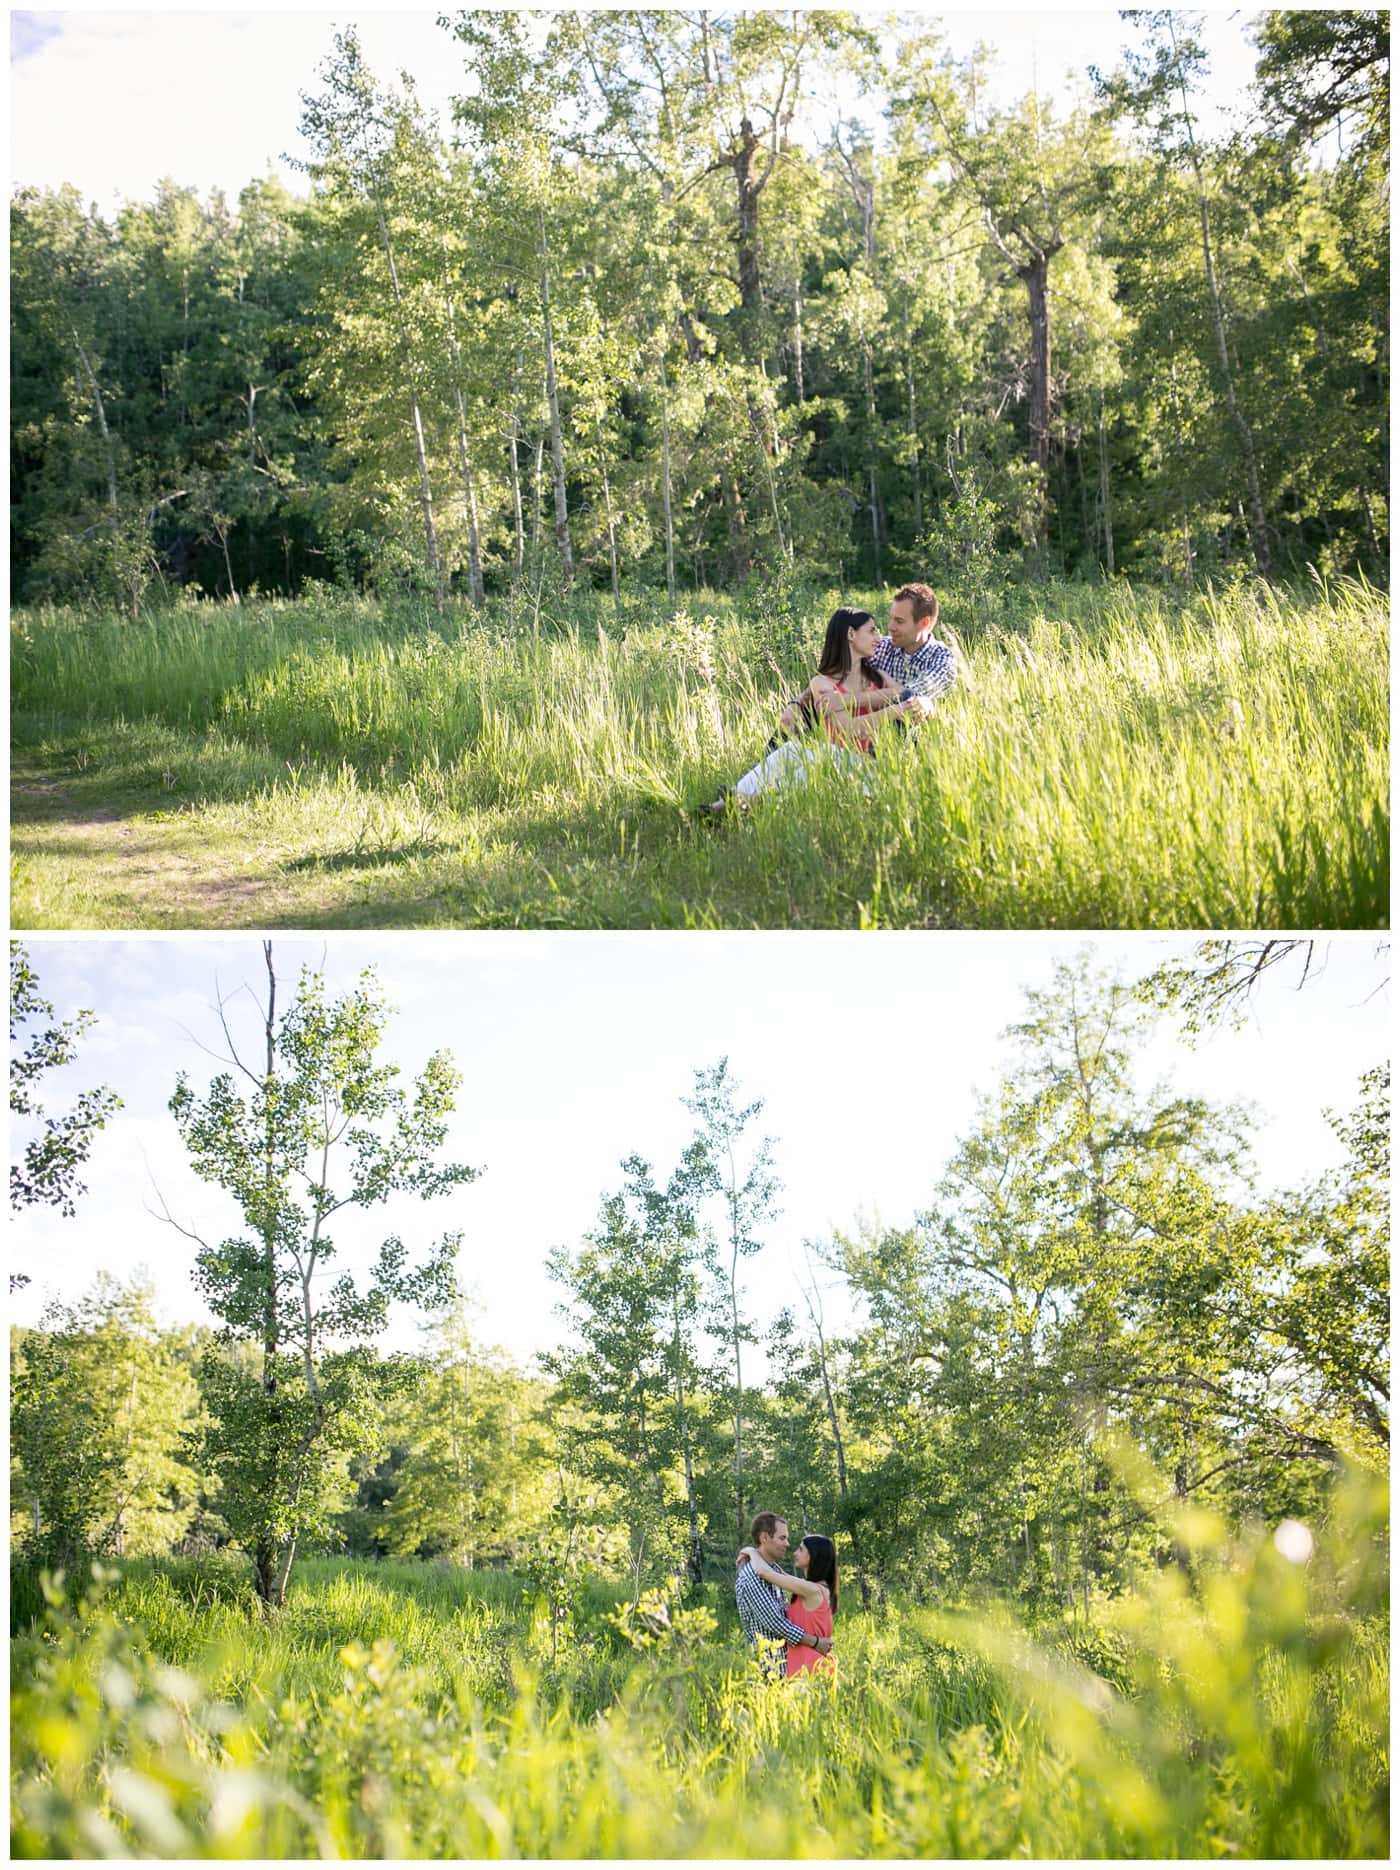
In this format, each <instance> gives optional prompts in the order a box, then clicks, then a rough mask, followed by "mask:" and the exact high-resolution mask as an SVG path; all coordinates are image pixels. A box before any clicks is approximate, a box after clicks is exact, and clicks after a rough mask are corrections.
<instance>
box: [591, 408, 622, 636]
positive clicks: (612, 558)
mask: <svg viewBox="0 0 1400 1870" xmlns="http://www.w3.org/2000/svg"><path fill="white" fill-rule="evenodd" d="M593 426H594V432H595V434H596V435H597V437H598V472H599V474H600V475H601V476H602V481H603V516H604V518H605V519H606V521H607V526H608V570H609V572H610V574H611V576H612V599H613V609H614V610H617V609H618V607H619V606H620V604H621V603H622V593H621V590H620V589H619V587H618V579H617V528H616V526H615V525H614V524H613V507H612V488H611V487H610V486H609V485H608V456H607V448H606V443H605V440H604V436H603V403H602V398H601V397H600V396H599V395H598V394H597V392H596V390H595V392H594V397H593Z"/></svg>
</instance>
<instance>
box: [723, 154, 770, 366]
mask: <svg viewBox="0 0 1400 1870" xmlns="http://www.w3.org/2000/svg"><path fill="white" fill-rule="evenodd" d="M759 148H760V143H759V139H758V137H757V136H756V135H755V134H754V127H753V124H752V123H751V122H750V121H749V119H748V118H747V117H745V118H744V119H743V121H742V122H741V123H740V125H739V147H738V148H737V149H736V150H735V151H733V153H732V154H731V155H730V157H729V158H728V162H729V167H730V168H731V169H733V171H734V186H735V190H736V192H737V195H738V230H737V232H738V239H737V244H738V260H739V298H740V302H741V310H740V317H741V319H742V321H743V333H742V348H743V353H744V359H745V362H747V363H752V362H753V360H754V358H755V356H756V355H757V346H758V327H759V323H760V320H761V319H762V316H763V282H762V280H761V279H760V277H759V271H758V200H759V196H760V194H761V193H762V189H763V184H762V182H760V181H759V179H758V151H759Z"/></svg>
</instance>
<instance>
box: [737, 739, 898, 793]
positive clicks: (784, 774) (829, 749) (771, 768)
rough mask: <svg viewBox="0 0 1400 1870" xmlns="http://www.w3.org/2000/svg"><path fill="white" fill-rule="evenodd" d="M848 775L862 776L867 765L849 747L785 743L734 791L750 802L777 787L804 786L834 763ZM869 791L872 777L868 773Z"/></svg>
mask: <svg viewBox="0 0 1400 1870" xmlns="http://www.w3.org/2000/svg"><path fill="white" fill-rule="evenodd" d="M833 761H834V762H835V764H836V765H837V766H838V767H840V768H841V769H843V770H844V771H846V772H861V771H865V769H866V761H865V759H864V758H863V756H862V755H861V754H859V753H856V752H854V751H853V750H852V749H851V748H850V747H835V746H832V744H831V743H830V742H829V741H824V742H823V741H818V742H815V743H814V742H812V741H809V740H783V741H780V742H779V744H778V745H777V746H776V747H774V749H773V751H772V752H771V753H770V754H768V755H767V756H766V757H765V758H764V759H762V760H760V761H759V763H758V765H757V766H751V767H750V768H749V770H748V772H746V773H745V774H744V776H743V778H742V779H741V780H739V781H738V783H737V784H736V785H735V787H734V790H735V791H736V792H737V793H738V794H739V796H740V797H741V798H745V799H751V798H754V797H755V796H756V795H757V794H758V793H760V792H771V791H772V790H773V789H774V788H775V787H777V786H786V785H805V784H806V782H807V779H808V777H809V776H810V774H811V773H813V772H814V771H815V770H816V768H817V767H818V766H819V765H821V764H823V763H826V764H830V763H831V762H833ZM865 783H866V788H867V789H868V787H869V783H870V774H869V773H868V772H866V782H865Z"/></svg>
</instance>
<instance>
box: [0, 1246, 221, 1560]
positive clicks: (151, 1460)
mask: <svg viewBox="0 0 1400 1870" xmlns="http://www.w3.org/2000/svg"><path fill="white" fill-rule="evenodd" d="M154 1299H155V1288H154V1286H153V1285H152V1283H151V1281H150V1280H149V1278H146V1277H145V1276H143V1275H138V1276H137V1277H135V1278H133V1279H132V1280H130V1281H128V1282H126V1283H125V1284H123V1283H121V1282H119V1281H117V1280H114V1279H111V1278H109V1277H108V1276H106V1275H103V1276H102V1277H101V1278H100V1279H99V1280H98V1282H97V1284H96V1286H95V1287H94V1289H93V1290H92V1292H91V1293H89V1294H88V1295H87V1296H86V1297H84V1298H83V1299H82V1300H81V1301H80V1302H79V1303H78V1304H77V1305H75V1306H66V1307H65V1306H59V1305H54V1306H51V1307H50V1308H49V1310H48V1311H47V1312H46V1313H45V1315H44V1318H43V1321H42V1323H41V1324H40V1325H39V1327H38V1328H37V1329H35V1330H32V1331H26V1332H24V1333H22V1334H20V1336H19V1340H18V1342H17V1344H16V1345H15V1347H14V1355H13V1359H12V1366H11V1392H10V1431H11V1447H12V1452H13V1457H14V1466H13V1470H12V1476H11V1494H12V1500H13V1504H14V1508H15V1510H16V1516H17V1526H16V1530H17V1536H18V1541H19V1545H20V1549H21V1550H22V1551H23V1552H24V1553H25V1555H26V1556H27V1557H32V1558H34V1559H36V1560H41V1561H42V1562H43V1563H45V1564H48V1565H60V1566H66V1567H69V1568H71V1567H72V1566H73V1565H74V1564H75V1563H76V1561H77V1560H78V1558H79V1557H80V1556H81V1555H82V1554H83V1553H85V1552H93V1553H107V1552H110V1553H113V1554H114V1555H116V1556H117V1557H140V1556H145V1555H149V1554H156V1553H165V1552H168V1551H169V1550H170V1549H171V1547H172V1546H173V1545H174V1544H175V1543H177V1542H178V1540H179V1539H180V1538H181V1537H182V1536H183V1535H184V1533H185V1531H186V1529H187V1528H188V1526H189V1525H190V1523H191V1521H192V1520H193V1518H194V1516H195V1513H196V1511H197V1509H198V1506H199V1500H200V1493H201V1482H200V1476H199V1475H198V1473H197V1472H196V1471H195V1469H194V1468H193V1467H192V1466H191V1465H190V1462H189V1455H188V1450H189V1448H190V1446H191V1444H192V1443H193V1442H195V1441H196V1440H197V1439H198V1430H199V1428H200V1425H201V1421H202V1410H201V1406H200V1398H199V1391H198V1388H197V1386H196V1383H195V1380H194V1376H193V1374H192V1372H191V1369H190V1364H189V1358H188V1354H187V1353H188V1344H187V1342H186V1341H185V1338H184V1337H182V1336H181V1334H178V1333H171V1332H167V1331H162V1330H161V1329H160V1327H159V1326H158V1325H157V1323H156V1320H155V1315H154V1309H153V1308H154Z"/></svg>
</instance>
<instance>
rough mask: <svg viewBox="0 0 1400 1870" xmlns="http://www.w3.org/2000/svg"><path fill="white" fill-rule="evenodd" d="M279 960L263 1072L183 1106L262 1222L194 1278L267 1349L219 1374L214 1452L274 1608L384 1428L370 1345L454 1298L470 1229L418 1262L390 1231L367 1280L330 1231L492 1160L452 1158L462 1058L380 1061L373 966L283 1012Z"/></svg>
mask: <svg viewBox="0 0 1400 1870" xmlns="http://www.w3.org/2000/svg"><path fill="white" fill-rule="evenodd" d="M264 958H265V963H266V968H267V1000H266V1003H265V1006H264V1008H263V1015H264V1019H263V1031H264V1040H265V1056H264V1060H263V1063H262V1068H261V1069H260V1070H258V1069H254V1068H253V1067H251V1066H249V1065H247V1064H245V1063H244V1061H243V1060H242V1059H241V1058H240V1057H239V1056H238V1053H237V1051H236V1050H234V1052H233V1056H232V1059H231V1061H230V1062H231V1064H232V1066H233V1068H234V1071H236V1072H237V1073H239V1074H241V1076H242V1077H243V1078H245V1079H246V1080H247V1081H248V1084H249V1085H250V1086H251V1089H250V1090H249V1091H247V1092H243V1091H241V1090H240V1088H239V1084H238V1080H237V1078H236V1077H235V1076H234V1072H232V1071H229V1072H222V1073H220V1074H219V1076H218V1077H216V1078H215V1079H214V1080H213V1082H212V1083H211V1084H210V1085H209V1088H208V1090H207V1092H206V1093H205V1094H204V1096H203V1097H200V1096H198V1095H197V1094H196V1093H195V1091H194V1090H193V1088H192V1086H191V1085H190V1083H189V1080H188V1078H186V1077H185V1076H184V1075H183V1074H181V1077H180V1079H179V1082H178V1086H177V1089H176V1092H175V1095H174V1096H173V1098H172V1099H171V1103H170V1108H171V1111H172V1113H173V1114H174V1117H175V1121H176V1124H177V1126H178V1128H179V1131H180V1135H181V1137H182V1139H183V1141H184V1143H185V1146H186V1148H187V1149H188V1151H189V1153H190V1159H191V1162H192V1164H193V1167H194V1169H195V1172H196V1173H197V1174H198V1175H199V1176H201V1177H202V1178H203V1179H204V1180H206V1181H209V1182H212V1183H214V1184H216V1185H217V1186H218V1187H220V1188H222V1189H223V1190H224V1191H225V1192H226V1193H227V1194H228V1195H230V1196H231V1197H232V1199H233V1201H234V1202H235V1204H236V1205H237V1206H238V1208H239V1209H240V1210H241V1211H242V1214H243V1217H244V1221H245V1224H246V1228H247V1232H246V1233H245V1234H243V1235H241V1236H237V1237H234V1238H230V1239H227V1240H224V1241H222V1242H220V1243H218V1244H217V1245H213V1244H210V1243H208V1242H206V1241H203V1240H198V1246H199V1251H198V1253H197V1254H196V1257H195V1274H196V1280H197V1282H198V1285H199V1287H200V1290H201V1292H202V1294H203V1296H204V1298H205V1301H206V1303H207V1304H208V1305H209V1307H210V1309H211V1310H212V1311H213V1312H214V1313H215V1315H216V1316H217V1317H218V1318H220V1319H221V1320H222V1321H223V1323H222V1329H221V1332H220V1336H221V1338H222V1340H223V1341H224V1342H226V1343H229V1344H235V1345H236V1344H246V1343H251V1344H253V1345H254V1346H256V1347H257V1351H258V1362H257V1368H256V1369H255V1370H253V1371H250V1370H248V1369H247V1368H246V1367H245V1366H244V1365H243V1364H242V1363H239V1362H234V1361H228V1362H226V1363H220V1362H217V1361H215V1362H211V1363H210V1364H209V1366H208V1368H207V1371H206V1395H207V1400H208V1406H209V1409H210V1413H211V1415H212V1416H213V1427H212V1429H211V1431H210V1460H211V1463H212V1465H213V1467H214V1468H215V1470H216V1471H217V1472H218V1474H219V1477H220V1479H221V1481H222V1484H223V1502H224V1512H225V1515H226V1517H227V1519H228V1523H229V1526H230V1528H231V1529H232V1531H233V1533H234V1535H235V1537H236V1538H238V1539H239V1540H240V1541H241V1542H242V1543H243V1544H244V1545H245V1546H246V1547H247V1548H248V1549H249V1550H250V1551H251V1553H252V1555H253V1560H254V1569H255V1575H256V1583H257V1589H258V1594H259V1596H260V1597H261V1598H262V1599H263V1601H264V1602H265V1603H266V1604H267V1605H269V1606H270V1607H272V1608H274V1609H275V1608H280V1606H281V1604H282V1602H283V1600H284V1597H285V1594H286V1588H287V1578H288V1575H289V1574H290V1571H291V1567H292V1561H293V1558H294V1557H295V1554H296V1549H297V1542H298V1540H299V1539H300V1538H302V1537H303V1535H305V1534H308V1533H312V1532H315V1531H319V1530H320V1529H321V1528H322V1527H323V1526H324V1524H325V1522H326V1517H327V1513H328V1511H329V1506H330V1498H329V1485H330V1481H331V1478H332V1476H333V1474H334V1473H335V1471H336V1467H337V1464H338V1463H339V1461H340V1459H341V1457H343V1455H344V1454H345V1452H346V1451H347V1450H349V1449H351V1448H353V1447H356V1446H358V1445H362V1444H363V1443H364V1442H366V1441H372V1440H373V1439H374V1437H375V1434H376V1418H377V1415H378V1412H379V1407H380V1399H381V1397H382V1395H383V1392H384V1388H385V1385H386V1383H387V1382H389V1381H391V1380H392V1379H393V1377H394V1376H395V1374H396V1369H395V1366H393V1365H389V1366H385V1365H384V1364H383V1363H381V1361H380V1360H379V1359H378V1358H377V1356H376V1354H375V1351H374V1347H373V1342H372V1341H373V1339H374V1338H375V1337H377V1336H378V1335H379V1334H380V1333H381V1332H382V1331H383V1330H384V1328H385V1325H386V1324H387V1322H388V1313H389V1306H390V1304H391V1303H393V1302H398V1303H401V1304H409V1305H421V1306H425V1307H427V1308H429V1309H433V1308H437V1307H440V1306H442V1305H443V1304H444V1303H446V1301H447V1300H448V1299H449V1298H450V1296H451V1294H452V1290H453V1262H454V1259H455V1256H456V1253H457V1249H458V1246H459V1244H460V1240H461V1236H460V1234H459V1233H449V1234H446V1235H444V1236H443V1238H442V1239H441V1240H440V1241H439V1242H438V1243H437V1244H436V1246H434V1247H433V1248H432V1249H431V1250H430V1251H429V1253H428V1255H427V1257H426V1258H425V1259H424V1260H423V1261H422V1262H421V1264H419V1265H418V1266H416V1267H410V1266H409V1264H408V1250H407V1248H406V1247H405V1245H404V1243H403V1241H402V1240H400V1239H399V1238H397V1237H396V1236H392V1235H391V1236H390V1237H388V1238H387V1239H385V1240H384V1241H383V1242H382V1243H381V1245H380V1248H379V1252H378V1256H377V1258H376V1260H375V1263H374V1266H373V1268H372V1270H371V1273H370V1277H369V1282H368V1284H367V1285H365V1286H364V1287H363V1288H361V1287H360V1286H358V1285H357V1283H356V1281H355V1279H354V1278H353V1277H352V1275H351V1274H350V1273H348V1272H339V1273H336V1274H335V1275H334V1276H333V1277H331V1278H329V1282H328V1283H327V1279H326V1275H327V1274H328V1273H329V1272H330V1270H331V1262H332V1261H333V1259H334V1257H335V1254H336V1250H337V1248H336V1242H335V1239H334V1236H333V1235H332V1233H331V1232H330V1225H329V1224H330V1222H331V1221H332V1220H333V1218H334V1217H335V1216H336V1215H337V1214H339V1213H341V1212H342V1211H344V1210H347V1209H348V1210H350V1211H352V1212H354V1211H360V1210H368V1209H372V1208H374V1207H377V1206H378V1205H379V1204H380V1203H382V1202H383V1201H385V1200H387V1199H388V1198H389V1196H391V1195H395V1194H412V1195H416V1196H417V1197H418V1198H419V1199H420V1200H424V1201H428V1200H432V1199H434V1198H436V1197H439V1196H442V1195H447V1194H450V1193H451V1192H452V1191H453V1190H454V1189H456V1188H459V1187H461V1186H463V1185H464V1184H466V1183H468V1182H470V1181H472V1180H473V1179H474V1178H475V1176H476V1174H477V1171H476V1170H475V1169H471V1168H468V1167H466V1166H465V1165H464V1164H460V1163H454V1162H442V1161H439V1159H438V1158H439V1156H440V1154H441V1151H442V1149H443V1147H444V1145H445V1143H446V1139H447V1129H448V1121H449V1118H450V1116H451V1113H452V1110H453V1106H454V1099H455V1093H456V1088H457V1085H458V1084H459V1082H460V1077H459V1074H458V1072H457V1070H456V1068H455V1067H454V1066H453V1064H452V1061H451V1059H450V1057H449V1056H448V1055H447V1054H446V1053H445V1052H439V1053H435V1054H434V1056H433V1057H432V1058H431V1059H430V1060H429V1061H428V1063H427V1065H426V1067H425V1068H424V1070H423V1072H422V1073H421V1074H420V1076H419V1077H418V1078H417V1079H416V1081H415V1082H414V1085H413V1088H412V1091H411V1092H409V1091H406V1090H404V1089H403V1088H401V1087H400V1086H398V1085H397V1084H396V1083H395V1082H394V1080H395V1079H396V1078H397V1076H398V1067H397V1066H394V1065H389V1064H382V1063H379V1062H378V1060H377V1058H376V1053H377V1052H378V1049H379V1046H380V1043H381V1041H382V1039H383V1035H384V1030H385V1025H386V1022H387V1017H388V1008H387V1006H386V1004H385V1001H384V999H383V996H382V993H381V991H380V989H379V986H378V983H377V980H376V978H375V976H374V973H373V971H372V970H370V971H367V972H366V973H365V974H364V975H362V976H361V979H360V982H359V984H358V986H356V987H355V988H353V989H352V990H351V991H350V992H349V993H346V994H343V995H341V996H340V997H339V998H337V999H328V998H327V995H326V989H325V983H324V981H323V979H322V978H321V976H320V975H319V974H315V973H313V972H311V971H309V970H307V971H303V974H302V976H301V980H300V983H299V986H298V990H297V994H296V997H295V998H294V1000H293V1001H292V1004H291V1006H290V1007H289V1008H288V1009H287V1011H286V1012H285V1013H283V1014H282V1015H281V1016H280V1017H279V1016H278V1012H277V978H276V974H275V972H274V969H273V961H272V944H271V942H267V943H265V944H264ZM192 1237H193V1238H196V1239H198V1237H197V1236H192ZM399 1374H401V1372H399Z"/></svg>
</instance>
